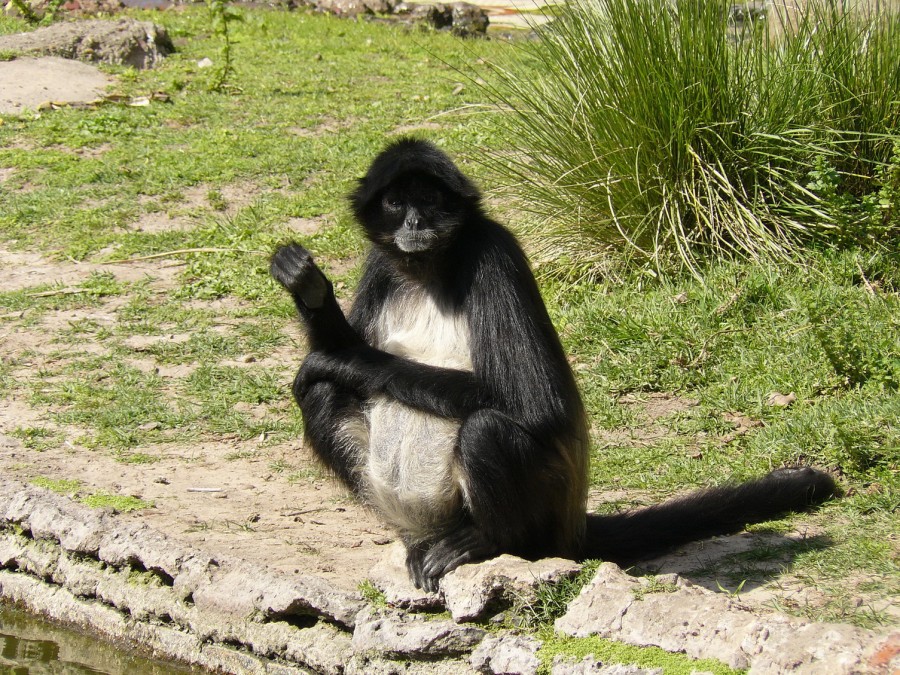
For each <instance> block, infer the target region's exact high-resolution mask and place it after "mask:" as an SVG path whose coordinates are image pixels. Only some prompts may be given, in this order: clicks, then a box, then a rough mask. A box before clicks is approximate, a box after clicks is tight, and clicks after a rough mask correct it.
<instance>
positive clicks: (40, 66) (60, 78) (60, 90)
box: [0, 56, 113, 115]
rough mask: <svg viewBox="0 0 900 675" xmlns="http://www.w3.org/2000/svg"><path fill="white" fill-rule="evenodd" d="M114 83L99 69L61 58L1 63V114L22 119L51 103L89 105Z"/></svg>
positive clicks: (47, 57)
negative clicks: (31, 111) (32, 111)
mask: <svg viewBox="0 0 900 675" xmlns="http://www.w3.org/2000/svg"><path fill="white" fill-rule="evenodd" d="M112 82H113V80H112V78H110V77H109V76H107V75H104V74H103V73H101V72H100V70H99V69H98V68H97V67H96V66H92V65H89V64H87V63H81V62H79V61H70V60H68V59H63V58H59V57H57V56H44V57H40V58H19V59H13V60H12V61H0V113H4V114H10V113H12V114H15V115H18V114H21V113H23V112H25V111H26V110H37V109H38V108H40V107H41V106H43V105H45V104H50V103H58V104H75V103H89V102H91V101H93V100H95V99H98V98H100V96H102V95H103V93H104V92H105V91H106V88H107V87H108V86H109V85H110V84H112Z"/></svg>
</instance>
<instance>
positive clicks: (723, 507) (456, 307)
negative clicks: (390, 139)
mask: <svg viewBox="0 0 900 675" xmlns="http://www.w3.org/2000/svg"><path fill="white" fill-rule="evenodd" d="M351 203H352V206H353V210H354V213H355V215H356V217H357V219H358V220H359V222H360V223H361V225H362V226H363V228H364V230H365V232H366V234H367V236H368V237H369V239H370V240H371V241H372V244H373V246H372V249H371V250H370V252H369V255H368V258H367V260H366V265H365V272H364V274H363V278H362V280H361V282H360V285H359V289H358V291H357V297H356V301H355V302H354V305H353V308H352V310H351V313H350V318H349V321H348V320H347V319H345V318H344V315H343V314H342V313H341V310H340V309H339V307H338V305H337V303H336V301H335V299H334V294H333V291H332V288H331V284H330V282H328V281H327V279H325V277H324V275H322V273H321V272H320V271H319V270H318V268H317V267H316V266H315V264H314V263H313V261H312V259H311V257H310V256H309V253H308V252H306V250H305V249H303V248H302V247H300V246H298V245H297V244H291V245H288V246H285V247H282V248H281V249H279V250H278V251H277V252H276V253H275V255H274V256H273V259H272V264H271V271H272V275H273V276H274V277H275V278H276V279H277V280H278V281H279V282H280V283H281V284H282V285H283V286H284V287H285V288H286V289H287V290H288V291H289V292H290V293H291V295H292V297H293V298H294V301H295V303H296V305H297V309H298V312H299V314H300V317H301V318H302V320H303V321H304V323H305V325H306V328H307V330H308V333H309V338H310V345H311V349H312V351H311V353H310V354H309V355H308V356H307V358H306V360H305V361H304V363H303V365H302V367H301V369H300V372H299V373H298V375H297V378H296V380H295V382H294V396H295V398H296V399H297V402H298V403H299V405H300V407H301V409H302V411H303V416H304V420H305V422H306V435H307V439H308V441H309V443H310V445H311V446H312V448H313V450H314V452H315V453H316V454H317V455H318V457H319V458H320V459H321V460H322V461H323V462H324V463H325V464H326V465H327V466H328V467H330V468H331V469H332V470H333V471H334V472H335V473H336V475H337V476H338V477H339V478H340V479H341V480H342V481H343V482H344V483H345V484H347V485H348V486H349V487H350V488H351V489H352V490H353V491H354V492H355V493H356V494H357V495H358V496H360V497H361V498H362V499H364V500H366V501H368V502H370V503H373V504H377V503H378V497H379V496H386V497H389V498H391V499H393V498H395V497H396V495H389V494H388V495H379V494H378V490H381V491H385V490H387V492H390V491H391V490H390V488H387V489H386V488H384V487H383V486H382V487H377V486H375V485H373V483H372V480H373V479H372V478H371V477H370V476H369V474H368V473H367V471H368V463H369V461H370V459H371V457H370V446H369V440H368V435H367V434H368V433H369V432H370V431H371V428H370V427H367V425H368V424H369V422H370V417H369V416H370V415H371V413H372V410H373V409H374V408H375V407H376V406H378V405H384V402H385V401H387V402H390V401H395V402H398V403H400V404H402V406H401V410H403V409H412V410H415V411H418V413H416V414H417V415H419V416H420V417H421V416H424V417H425V418H440V419H446V420H453V421H455V422H456V423H458V431H457V432H456V442H455V444H454V445H453V447H452V457H451V458H450V464H449V465H448V466H449V468H448V472H447V479H448V481H455V485H454V490H455V491H452V492H451V493H450V494H451V496H450V497H447V499H448V500H450V501H449V502H448V503H447V504H444V505H443V506H444V507H446V508H445V509H443V510H442V509H441V508H437V507H435V514H438V513H439V514H440V515H439V516H438V515H435V519H436V520H435V521H434V522H431V523H429V524H428V525H427V526H422V527H418V526H415V525H412V526H411V525H408V524H402V523H401V521H403V523H405V519H404V518H403V517H402V516H403V514H402V513H401V514H400V517H398V516H397V515H396V514H394V515H392V516H391V518H394V520H395V521H396V523H395V525H396V527H398V530H399V532H400V535H401V537H402V538H403V541H404V543H405V544H406V546H407V552H408V555H407V567H408V569H409V571H410V575H411V577H412V579H413V581H414V582H415V583H416V585H417V586H420V587H424V588H426V589H428V590H435V589H436V588H437V584H438V582H439V580H440V578H441V577H442V576H443V575H444V574H446V573H447V572H448V571H450V570H452V569H454V568H455V567H456V566H458V565H460V564H463V563H466V562H471V561H476V560H483V559H485V558H488V557H491V556H494V555H497V554H499V553H504V552H506V553H513V554H516V555H520V556H523V557H526V558H532V559H533V558H538V557H542V556H548V555H559V556H567V557H573V558H586V557H602V558H605V559H608V560H614V561H618V562H623V563H628V562H633V561H635V560H638V559H640V558H642V557H646V556H648V555H652V554H655V553H658V552H661V551H664V550H667V549H669V548H671V547H673V546H675V545H678V544H680V543H684V542H686V541H691V540H693V539H697V538H702V537H707V536H711V535H714V534H722V533H726V532H733V531H737V530H740V529H741V528H742V527H744V525H746V524H747V523H750V522H756V521H759V520H765V519H769V518H771V517H773V516H776V515H779V514H781V513H784V512H786V511H791V510H798V509H803V508H806V507H808V506H809V505H811V504H816V503H819V502H821V501H824V500H825V499H827V498H828V497H829V496H830V495H831V494H832V493H833V491H834V483H833V481H832V480H831V478H830V477H829V476H828V475H827V474H824V473H822V472H819V471H815V470H813V469H797V470H781V471H776V472H773V473H771V474H769V475H768V476H766V477H764V478H762V479H760V480H757V481H754V482H751V483H747V484H745V485H741V486H735V487H725V488H716V489H713V490H708V491H705V492H701V493H696V494H694V495H691V496H688V497H686V498H684V499H680V500H675V501H672V502H668V503H666V504H662V505H659V506H654V507H651V508H648V509H643V510H640V511H636V512H633V513H626V514H621V515H615V516H604V517H601V516H588V517H587V518H586V517H585V501H586V491H587V471H588V457H587V453H588V448H587V425H586V422H585V416H584V410H583V407H582V403H581V399H580V396H579V394H578V390H577V388H576V386H575V380H574V377H573V375H572V372H571V369H570V368H569V365H568V362H567V360H566V357H565V354H564V353H563V349H562V346H561V345H560V342H559V339H558V337H557V334H556V331H555V330H554V328H553V325H552V323H551V321H550V318H549V317H548V315H547V311H546V309H545V307H544V304H543V301H542V299H541V296H540V294H539V292H538V288H537V284H536V283H535V281H534V277H533V276H532V274H531V271H530V269H529V266H528V262H527V260H526V257H525V255H524V254H523V252H522V250H521V248H520V247H519V245H518V243H517V242H516V240H515V238H514V237H513V236H512V235H511V234H510V233H509V232H508V231H507V230H506V229H505V228H504V227H503V226H501V225H500V224H498V223H496V222H495V221H493V220H491V219H490V218H489V217H487V216H486V215H485V213H484V211H483V209H482V207H481V197H480V194H479V192H478V189H477V188H476V187H475V186H474V185H473V184H472V183H471V181H469V180H468V179H467V178H466V177H465V176H464V175H463V174H462V173H461V172H460V171H459V169H458V168H457V167H456V166H455V165H454V164H453V162H452V161H451V160H450V159H449V158H448V157H447V156H446V155H445V154H444V153H443V152H441V151H440V150H438V149H437V148H436V147H434V146H433V145H431V144H429V143H426V142H423V141H417V140H410V139H407V140H402V141H399V142H396V143H394V144H393V145H391V146H389V147H388V148H387V149H386V150H384V151H383V152H382V153H381V154H380V155H379V156H378V157H377V158H376V159H375V161H374V162H373V163H372V166H371V167H370V169H369V171H368V173H367V174H366V176H365V177H364V178H362V179H361V180H360V182H359V185H358V187H357V189H356V190H355V191H354V192H353V194H352V195H351ZM404 249H407V250H404ZM416 294H419V295H416ZM422 294H424V295H425V296H427V297H428V298H429V301H430V302H431V303H433V305H434V306H435V307H437V308H439V310H438V311H439V312H440V315H441V316H442V317H451V318H453V317H458V318H459V319H461V320H462V322H463V323H464V325H465V327H466V328H467V333H468V342H467V344H468V356H469V358H470V361H471V369H468V368H466V369H456V368H449V367H440V366H434V365H426V364H425V363H421V362H418V361H416V360H412V359H411V358H405V357H403V356H401V355H398V354H396V353H390V352H389V351H388V350H385V349H383V347H384V346H385V345H384V344H380V343H379V340H381V341H382V342H385V340H384V336H379V330H380V329H379V325H381V324H379V321H380V320H381V319H382V317H383V315H384V312H386V311H387V310H388V309H389V308H401V309H402V308H404V307H406V305H403V304H402V303H403V302H405V301H407V300H409V299H410V298H419V297H421V295H422ZM413 318H414V317H410V319H413ZM425 337H426V338H430V337H431V336H425ZM435 339H437V336H435ZM394 349H395V351H397V348H396V347H394ZM388 405H394V406H395V407H396V404H390V403H388ZM406 432H407V429H404V428H397V429H396V433H395V435H396V443H397V444H398V446H399V445H400V444H402V442H403V440H404V434H405V433H406ZM410 433H412V428H410ZM381 442H383V441H381ZM416 451H417V452H421V453H423V454H426V455H427V453H431V452H438V450H436V449H432V448H429V447H421V448H417V450H416ZM406 470H407V468H406V467H405V466H398V467H396V470H395V473H399V472H402V471H406ZM413 478H415V477H413ZM437 506H441V505H437ZM415 508H418V507H417V506H416V505H415V504H413V503H410V505H409V506H408V507H407V506H401V512H402V511H403V509H408V510H409V511H412V510H413V509H415ZM383 511H386V509H383ZM409 515H410V516H417V514H413V513H410V514H409ZM585 530H587V536H586V537H585Z"/></svg>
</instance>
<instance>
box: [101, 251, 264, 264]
mask: <svg viewBox="0 0 900 675" xmlns="http://www.w3.org/2000/svg"><path fill="white" fill-rule="evenodd" d="M189 253H255V254H259V255H263V253H264V252H263V251H253V250H248V249H243V248H178V249H175V250H174V251H163V252H162V253H151V254H150V255H142V256H138V257H137V258H122V259H121V260H110V261H109V262H106V263H103V264H104V265H121V264H122V263H133V262H140V261H142V260H154V259H156V258H167V257H169V256H171V255H187V254H189Z"/></svg>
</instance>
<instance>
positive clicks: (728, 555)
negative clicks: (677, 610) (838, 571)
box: [629, 531, 834, 594]
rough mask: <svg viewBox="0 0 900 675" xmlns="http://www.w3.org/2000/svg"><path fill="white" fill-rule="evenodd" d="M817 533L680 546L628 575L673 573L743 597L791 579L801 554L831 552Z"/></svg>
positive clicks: (749, 535) (750, 535) (747, 535)
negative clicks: (795, 563) (785, 579)
mask: <svg viewBox="0 0 900 675" xmlns="http://www.w3.org/2000/svg"><path fill="white" fill-rule="evenodd" d="M833 543H834V541H833V539H832V538H831V537H829V536H827V535H824V534H821V533H811V532H806V531H794V532H789V533H784V534H776V533H771V532H741V533H739V534H734V535H727V536H721V537H715V538H712V539H706V540H702V541H697V542H693V543H690V544H686V545H684V546H681V547H679V548H678V549H676V550H675V551H672V552H671V553H667V554H666V555H662V556H659V557H656V558H653V559H651V560H644V561H641V562H640V563H638V564H637V565H635V566H633V567H632V568H631V569H630V570H629V572H630V573H632V574H671V573H676V574H678V575H679V576H680V577H682V578H684V579H687V580H689V581H691V582H692V583H694V584H696V585H697V586H702V587H704V588H707V589H709V590H712V591H727V592H731V593H738V592H739V593H742V594H743V593H747V592H750V591H753V590H754V589H758V588H761V587H763V586H765V585H767V584H768V583H770V582H771V581H773V580H775V579H778V578H779V577H783V576H786V575H790V573H791V570H792V568H793V564H794V561H795V560H796V558H797V557H798V556H800V555H802V554H803V553H806V552H810V551H819V550H822V549H825V548H828V547H830V546H831V545H832V544H833Z"/></svg>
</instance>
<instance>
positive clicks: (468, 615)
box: [441, 555, 581, 621]
mask: <svg viewBox="0 0 900 675" xmlns="http://www.w3.org/2000/svg"><path fill="white" fill-rule="evenodd" d="M580 571H581V565H579V564H578V563H576V562H573V561H571V560H564V559H562V558H544V559H543V560H538V561H535V562H529V561H527V560H523V559H522V558H517V557H515V556H512V555H501V556H498V557H496V558H493V559H492V560H488V561H485V562H482V563H478V564H475V565H462V566H460V567H457V568H456V569H455V570H453V571H452V572H450V573H449V574H447V575H446V576H445V577H444V578H443V579H442V580H441V592H442V593H443V596H444V602H445V604H446V607H447V609H448V610H450V614H451V615H452V616H453V619H454V620H456V621H473V620H476V619H481V618H484V617H485V616H487V615H488V614H489V613H490V612H492V611H494V610H499V609H502V608H504V607H506V606H509V604H511V602H512V601H513V600H514V599H519V600H522V601H524V602H526V603H528V602H532V601H533V600H534V599H535V598H536V597H537V596H536V588H537V586H538V585H539V584H542V583H551V584H552V583H555V582H557V581H559V580H560V579H566V578H571V577H574V576H575V575H577V574H578V572H580Z"/></svg>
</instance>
